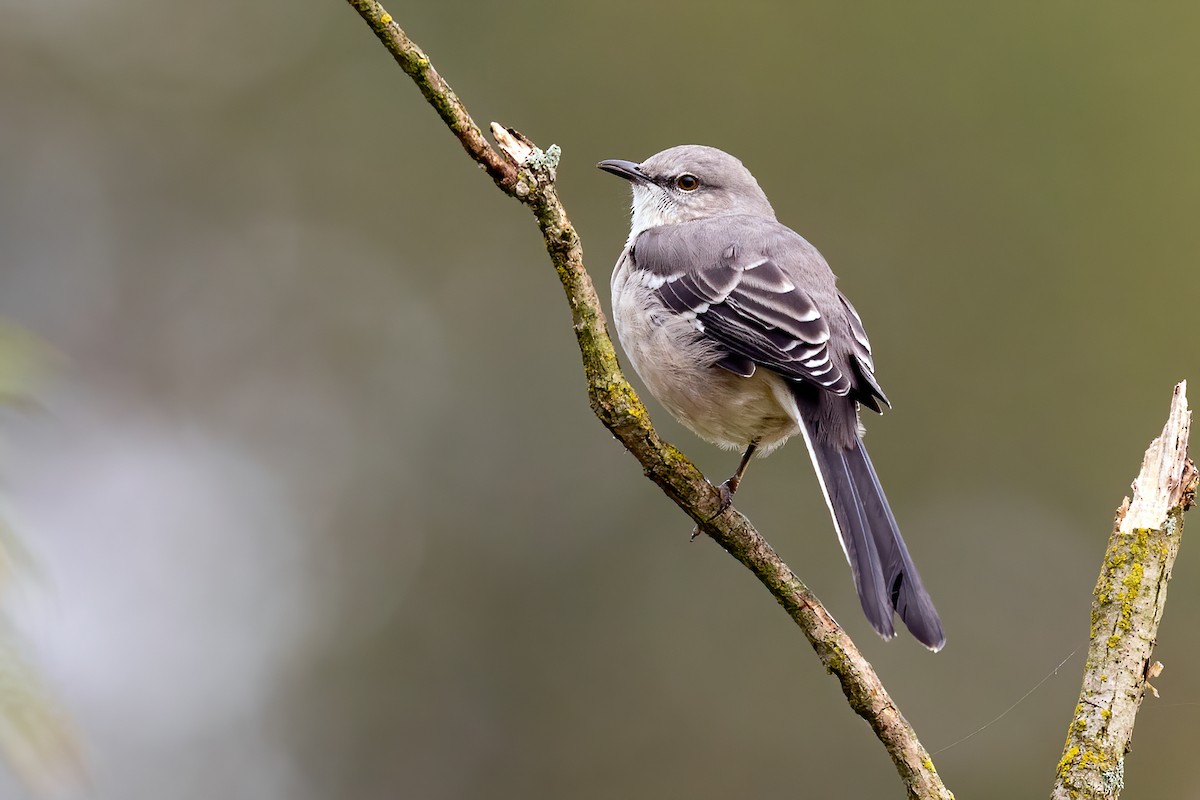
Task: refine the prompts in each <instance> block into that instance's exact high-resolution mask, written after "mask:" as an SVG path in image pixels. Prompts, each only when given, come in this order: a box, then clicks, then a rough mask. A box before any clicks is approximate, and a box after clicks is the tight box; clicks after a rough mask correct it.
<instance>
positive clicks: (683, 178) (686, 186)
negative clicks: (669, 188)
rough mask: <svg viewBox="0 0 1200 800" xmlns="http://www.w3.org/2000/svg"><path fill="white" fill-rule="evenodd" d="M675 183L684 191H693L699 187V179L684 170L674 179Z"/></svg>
mask: <svg viewBox="0 0 1200 800" xmlns="http://www.w3.org/2000/svg"><path fill="white" fill-rule="evenodd" d="M675 185H676V186H678V187H679V188H680V189H683V190H684V191H685V192H694V191H695V190H696V189H699V188H700V179H699V178H697V177H696V176H695V175H689V174H688V173H686V172H685V173H683V174H682V175H680V176H679V177H678V178H676V179H675Z"/></svg>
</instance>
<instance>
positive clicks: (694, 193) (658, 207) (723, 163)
mask: <svg viewBox="0 0 1200 800" xmlns="http://www.w3.org/2000/svg"><path fill="white" fill-rule="evenodd" d="M596 166H597V167H599V168H600V169H602V170H604V171H605V172H610V173H612V174H613V175H617V176H619V177H622V178H625V179H626V180H628V181H629V182H630V184H632V186H633V225H632V228H633V229H632V230H631V231H630V238H631V240H632V238H634V237H636V236H637V234H639V233H641V232H642V231H644V230H646V229H647V228H654V227H657V226H659V225H673V224H675V223H679V222H689V221H691V220H695V219H707V218H709V217H719V216H724V215H727V214H748V215H751V216H757V217H764V218H766V219H772V220H773V219H775V210H774V209H773V208H771V203H770V202H769V201H768V200H767V196H766V194H764V193H763V190H762V189H761V188H759V185H758V181H756V180H755V179H754V176H753V175H751V174H750V170H748V169H746V167H745V166H743V165H742V162H741V161H738V160H737V159H736V158H734V157H733V156H731V155H729V154H728V153H726V152H724V151H722V150H718V149H717V148H715V147H705V146H703V145H698V144H685V145H680V146H678V147H672V148H670V149H668V150H663V151H662V152H661V153H657V154H655V155H653V156H650V158H647V159H646V160H645V161H643V162H642V163H640V164H635V163H634V162H632V161H622V160H620V159H611V160H608V161H601V162H600V163H599V164H597V165H596Z"/></svg>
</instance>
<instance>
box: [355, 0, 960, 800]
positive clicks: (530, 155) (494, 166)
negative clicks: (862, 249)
mask: <svg viewBox="0 0 1200 800" xmlns="http://www.w3.org/2000/svg"><path fill="white" fill-rule="evenodd" d="M347 2H349V3H350V5H351V6H353V7H354V8H355V10H357V11H358V13H359V14H360V15H361V16H362V17H363V19H364V20H366V22H367V23H368V24H369V25H370V26H371V29H372V30H373V31H374V32H375V35H376V36H378V37H379V40H380V41H381V42H382V43H383V45H384V46H385V47H386V48H387V49H388V52H390V53H391V54H392V56H393V57H394V58H395V59H396V61H397V62H398V63H399V64H400V66H401V67H402V68H403V69H404V71H405V72H406V73H408V74H409V76H411V77H412V79H413V80H414V81H415V82H416V84H417V86H418V87H419V88H420V90H421V93H422V94H423V95H424V96H425V98H426V100H428V101H429V103H430V105H432V106H433V107H434V108H435V109H436V110H437V112H438V114H439V115H440V116H441V117H442V120H443V121H444V122H445V123H446V125H447V126H448V127H449V128H450V130H451V131H452V132H453V133H454V134H455V136H457V137H458V140H459V142H460V143H461V144H462V146H463V148H464V149H465V150H466V151H467V153H468V154H469V155H470V156H471V158H473V159H474V160H475V161H477V162H478V163H479V164H480V165H481V166H483V167H484V169H485V170H486V171H487V173H488V174H489V175H490V176H491V178H492V180H493V181H494V182H495V184H496V185H497V186H498V187H499V188H500V189H501V190H502V191H504V192H505V193H506V194H508V195H510V196H512V197H515V198H517V199H518V200H520V201H521V202H523V203H525V204H526V205H528V206H529V207H530V208H531V209H532V211H533V213H534V216H535V217H536V218H537V222H538V227H539V228H540V229H541V232H542V236H543V238H544V239H545V242H546V250H547V252H549V254H550V259H551V261H552V262H553V264H554V268H555V270H556V271H557V272H558V276H559V278H560V280H561V281H562V285H563V289H564V291H565V292H566V296H567V302H568V304H569V305H570V307H571V318H572V322H573V323H574V329H575V336H576V339H577V340H578V343H579V350H580V353H581V355H582V358H583V369H584V375H585V377H586V379H587V386H588V398H589V400H590V401H591V406H592V410H593V411H594V412H595V414H596V416H597V417H598V418H599V419H600V421H601V422H602V423H604V425H605V427H607V428H608V429H609V430H610V431H612V433H613V435H614V436H616V438H617V439H618V440H619V441H620V442H621V444H623V445H624V446H625V448H626V449H627V450H628V451H629V452H630V453H632V454H633V456H634V457H635V458H637V460H638V462H639V463H640V464H641V465H642V469H643V471H644V472H645V473H646V475H647V476H648V477H649V478H650V479H651V480H652V481H654V482H655V483H656V484H657V485H658V486H659V487H660V488H661V489H662V490H663V492H665V493H666V495H667V496H668V497H670V498H671V499H672V500H673V501H674V502H675V503H676V504H677V505H678V506H679V507H680V508H681V509H683V510H684V511H685V512H686V513H687V514H688V515H689V516H690V517H691V518H692V519H694V520H695V521H696V522H697V523H698V524H699V525H700V526H701V527H702V529H703V530H705V531H706V532H707V533H708V534H709V535H710V536H711V537H712V538H713V540H714V541H716V542H717V544H719V545H720V546H721V547H722V548H724V549H725V550H726V551H727V552H728V553H729V554H730V555H732V556H733V557H734V558H736V559H737V560H738V561H740V562H741V563H742V564H743V565H744V566H745V567H746V568H747V569H749V570H750V571H751V572H752V573H754V575H755V576H756V577H757V578H758V579H759V580H760V581H761V582H762V583H763V585H764V586H766V587H767V589H768V590H769V591H770V592H771V594H772V595H773V596H774V597H775V599H776V600H777V601H778V602H779V604H780V605H781V606H783V608H784V609H785V610H786V611H787V612H788V614H789V615H790V616H791V618H792V619H793V620H794V621H795V622H796V624H797V625H799V626H800V628H801V630H803V631H804V635H805V636H806V637H807V638H808V640H809V642H810V643H811V644H812V647H813V649H814V650H815V651H816V653H817V655H818V657H820V659H821V663H823V664H824V665H825V667H826V669H828V670H829V671H830V672H831V673H832V674H833V675H835V676H836V677H837V678H838V680H839V681H840V682H841V685H842V691H843V692H844V693H845V695H846V699H847V700H848V701H849V703H850V707H851V708H853V709H854V711H855V712H856V713H857V714H859V715H860V716H861V717H863V718H864V719H865V720H866V721H867V722H868V723H869V724H870V725H871V728H872V729H873V730H874V731H875V734H876V736H877V737H878V738H879V740H880V741H881V742H882V743H883V745H884V747H885V748H886V749H887V752H888V754H889V755H890V756H891V757H892V761H893V762H895V765H896V769H897V771H898V772H899V773H900V777H901V779H902V780H903V781H904V784H905V787H906V789H907V792H908V796H909V797H910V798H913V799H914V800H916V799H917V798H937V799H938V800H951V799H952V798H953V795H952V794H951V793H950V792H949V791H948V790H947V789H946V787H945V786H944V785H943V784H942V781H941V778H940V777H939V776H938V774H937V771H936V770H935V769H934V766H933V762H932V761H931V760H930V758H929V753H928V752H927V751H926V750H925V748H924V747H923V746H922V745H921V743H920V741H918V739H917V736H916V733H915V732H914V731H913V729H912V726H911V725H909V724H908V721H907V720H905V719H904V716H903V715H902V714H901V713H900V710H899V709H898V708H897V707H896V705H895V704H894V703H893V702H892V699H891V697H889V696H888V693H887V691H886V690H885V689H884V687H883V684H882V683H881V682H880V680H879V677H878V676H877V675H876V674H875V671H874V669H873V668H872V667H871V665H870V664H869V663H868V662H867V660H866V659H865V658H863V656H862V653H860V652H859V650H858V648H857V647H856V646H855V645H854V643H853V642H852V641H851V640H850V637H849V636H847V635H846V633H845V631H843V630H842V628H841V627H840V626H839V625H838V624H837V622H835V621H834V619H833V617H831V616H830V615H829V612H828V611H826V610H825V608H824V606H822V605H821V603H820V601H819V600H818V599H817V598H816V596H815V595H814V594H813V593H812V592H811V591H809V589H808V587H806V586H805V585H804V584H803V583H802V582H801V581H800V579H799V578H797V577H796V575H795V574H794V573H793V572H792V571H791V569H790V568H789V567H788V566H787V564H785V563H784V562H783V560H782V559H781V558H780V557H779V555H778V554H777V553H776V552H775V551H774V549H772V547H771V545H770V544H768V543H767V541H766V539H764V538H763V537H762V535H761V534H759V532H758V531H757V530H756V529H755V528H754V526H753V525H751V524H750V522H749V521H748V520H747V519H746V518H745V517H744V516H742V515H741V514H740V513H738V512H737V510H736V509H734V508H732V507H731V508H727V509H726V510H724V511H721V497H720V494H719V493H718V491H717V490H716V489H715V488H714V487H713V486H712V485H711V484H710V483H709V482H708V481H707V480H705V478H704V475H702V474H701V472H700V470H698V469H697V468H696V466H695V465H694V464H693V463H692V462H691V461H690V460H688V458H687V457H686V456H684V455H683V454H682V453H681V452H679V451H678V450H677V449H675V448H674V447H672V446H671V445H670V444H668V443H667V442H665V441H663V440H662V439H660V438H659V436H658V434H657V433H656V432H655V430H654V427H653V426H652V425H651V424H650V418H649V416H648V414H647V413H646V408H645V406H644V405H643V404H642V401H641V400H640V399H639V398H638V396H637V394H636V393H635V392H634V390H633V387H632V386H630V385H629V382H628V381H626V380H625V377H624V375H623V374H622V373H621V369H620V366H619V365H618V363H617V357H616V353H615V351H614V349H613V344H612V340H611V338H610V337H609V335H608V330H607V327H606V323H605V318H604V312H603V310H602V308H601V306H600V301H599V298H598V297H597V295H596V290H595V287H594V286H593V284H592V281H591V278H590V277H589V276H588V273H587V271H586V270H585V269H584V265H583V249H582V247H581V245H580V242H579V237H578V235H577V234H576V233H575V229H574V227H573V226H572V225H571V221H570V219H569V218H568V217H567V213H566V211H565V209H564V208H563V206H562V203H561V202H559V199H558V195H557V192H556V191H555V187H554V168H555V166H556V165H557V154H558V151H557V148H556V147H554V146H553V145H552V146H551V147H550V148H548V149H547V151H546V152H543V151H542V150H540V149H538V148H536V147H534V146H533V144H532V143H531V142H529V140H528V139H526V138H525V137H524V136H522V135H521V134H519V133H517V132H516V131H513V130H511V129H505V128H503V127H501V126H499V125H497V124H495V123H493V125H492V132H493V134H494V135H495V136H496V137H497V142H498V143H499V144H500V147H501V150H502V151H503V152H504V154H505V156H506V157H507V160H506V159H505V158H502V157H501V156H500V155H499V154H498V153H497V152H496V151H495V150H494V149H493V148H492V147H491V145H489V144H488V142H487V141H486V140H485V139H484V138H483V134H482V133H481V132H480V129H479V127H478V126H477V125H476V124H475V123H474V122H473V121H472V120H471V117H470V115H469V114H468V113H467V111H466V108H464V107H463V105H462V103H461V102H460V101H459V100H458V97H457V96H456V95H455V94H454V92H453V91H452V90H451V89H450V87H449V85H448V84H447V83H446V82H445V81H444V80H443V79H442V77H441V76H440V75H438V73H437V71H436V70H434V68H433V66H432V64H430V62H429V58H428V57H427V56H426V55H425V54H424V53H423V52H421V50H420V48H418V47H417V46H416V45H415V44H414V43H413V42H412V40H411V39H409V38H408V36H407V35H406V34H405V33H404V31H403V30H401V28H400V27H399V25H397V24H396V22H395V21H394V20H393V19H392V17H391V15H390V14H388V13H387V12H386V11H385V10H384V9H383V7H382V6H381V5H380V4H379V3H377V2H374V0H347Z"/></svg>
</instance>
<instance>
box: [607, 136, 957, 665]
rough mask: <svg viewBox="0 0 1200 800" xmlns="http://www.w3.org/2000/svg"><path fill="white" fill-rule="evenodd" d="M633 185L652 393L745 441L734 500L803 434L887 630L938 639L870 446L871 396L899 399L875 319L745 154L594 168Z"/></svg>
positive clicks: (630, 297) (718, 432)
mask: <svg viewBox="0 0 1200 800" xmlns="http://www.w3.org/2000/svg"><path fill="white" fill-rule="evenodd" d="M596 166H597V167H598V168H600V169H601V170H604V171H605V172H608V173H611V174H613V175H616V176H618V177H621V178H624V179H626V180H627V181H629V183H630V184H631V185H632V188H633V203H632V214H631V223H630V231H629V238H628V240H627V241H626V243H625V248H624V250H623V251H622V252H621V255H620V258H618V259H617V263H616V267H615V268H614V270H613V274H612V305H613V322H614V325H615V327H616V331H617V337H618V339H619V340H620V342H621V346H622V349H623V350H624V351H625V354H626V355H627V357H628V359H629V362H630V363H631V364H632V366H633V369H634V371H635V372H636V373H637V374H638V376H639V377H640V378H641V380H642V382H643V383H644V384H645V385H646V387H647V388H648V389H649V390H650V393H651V394H652V395H653V396H654V397H655V399H656V400H657V401H658V402H659V403H661V404H662V405H663V406H664V407H666V409H667V410H668V411H669V412H670V413H671V414H672V415H673V416H674V417H675V418H676V419H677V420H679V422H681V423H682V424H683V425H684V426H685V427H687V428H688V429H690V430H691V431H692V432H693V433H695V434H696V435H698V436H699V437H700V438H702V439H704V440H706V441H708V442H711V443H713V444H716V445H718V446H720V447H722V448H725V449H729V450H734V449H736V450H740V451H742V458H741V461H740V462H739V464H738V467H737V470H736V471H735V472H734V474H733V475H732V476H731V477H730V478H729V479H728V480H727V481H725V482H724V483H722V484H721V485H720V487H718V488H719V490H720V492H721V495H722V501H723V507H727V506H728V504H729V503H730V502H732V498H733V495H734V493H735V492H736V491H737V489H738V486H739V485H740V484H741V482H742V479H743V477H744V475H745V472H746V468H747V467H748V465H749V463H750V460H751V458H752V457H754V456H755V455H759V456H765V455H767V454H769V453H770V452H772V451H773V450H775V449H776V448H778V447H779V446H780V445H782V444H783V443H784V442H785V441H787V440H788V439H789V438H790V437H792V436H794V435H796V434H800V436H801V437H802V438H803V440H804V442H805V444H806V445H807V447H808V452H809V455H810V457H811V459H812V462H813V466H814V468H815V471H816V474H817V478H818V481H819V483H820V486H821V492H822V495H823V496H824V499H825V503H826V505H827V506H828V507H829V511H830V515H831V517H832V519H833V525H834V528H835V530H836V532H837V534H838V537H839V539H840V541H841V544H842V549H843V551H844V553H845V555H846V560H847V561H848V562H849V564H850V570H851V573H852V575H853V577H854V585H855V588H856V589H857V592H858V597H859V602H860V603H861V605H862V609H863V612H864V613H865V615H866V617H867V620H868V621H869V622H870V623H871V625H872V627H873V628H874V629H875V630H876V631H877V632H878V633H879V634H880V635H881V636H882V637H883V638H884V639H891V638H892V637H893V636H895V632H896V631H895V625H894V618H895V616H899V617H900V620H901V621H902V622H903V623H904V625H905V626H906V627H907V628H908V630H909V631H910V632H911V633H912V635H913V637H914V638H915V639H917V640H918V641H919V642H921V643H922V644H923V645H925V646H926V647H928V648H929V649H930V650H933V651H934V652H937V651H938V650H940V649H941V648H942V647H943V645H944V644H945V641H946V637H945V633H944V632H943V629H942V623H941V619H940V618H939V616H938V613H937V610H936V609H935V608H934V605H933V600H932V599H931V598H930V596H929V592H928V591H926V589H925V586H924V584H923V583H922V581H921V576H920V575H919V573H918V572H917V568H916V566H915V565H914V564H913V561H912V558H911V556H910V555H909V552H908V548H907V547H906V546H905V544H904V539H903V538H901V536H900V528H899V526H898V525H897V523H896V518H895V516H894V515H893V513H892V509H891V506H890V505H889V504H888V501H887V497H886V496H885V495H884V493H883V487H882V486H881V485H880V482H879V477H878V475H877V474H876V472H875V468H874V466H873V465H872V463H871V459H870V457H869V456H868V455H867V450H866V448H865V447H864V445H863V433H864V430H863V427H862V424H861V421H860V419H859V409H860V407H865V408H868V409H870V410H871V411H874V412H877V413H882V410H883V407H884V406H887V407H890V406H891V404H890V402H889V401H888V399H887V396H886V395H885V394H884V392H883V389H882V388H881V387H880V385H879V381H878V380H877V379H876V377H875V362H874V359H873V356H872V351H871V343H870V340H869V339H868V338H867V333H866V330H865V329H864V327H863V323H862V318H861V317H860V316H859V314H858V312H857V311H856V310H855V308H854V306H853V305H851V304H850V301H849V300H848V299H847V298H846V296H845V295H844V294H842V293H841V291H839V290H838V288H837V278H836V276H835V275H834V274H833V271H832V270H831V269H830V268H829V265H828V264H827V263H826V261H825V259H824V257H822V255H821V254H820V252H818V251H817V249H816V248H815V247H813V246H812V245H811V244H809V242H808V241H807V240H806V239H805V238H804V237H802V236H801V235H800V234H798V233H796V232H795V231H793V230H792V229H791V228H789V227H787V226H786V225H784V224H783V223H781V222H779V221H778V219H777V218H776V215H775V210H774V208H773V207H772V206H771V203H770V201H769V200H768V199H767V196H766V194H765V193H764V192H763V190H762V188H761V187H760V186H759V184H758V181H757V180H756V179H755V178H754V176H753V175H752V174H751V172H750V170H749V169H747V168H746V167H745V166H744V165H743V164H742V162H741V161H739V160H738V159H737V158H735V157H734V156H732V155H730V154H728V153H726V152H724V151H722V150H718V149H717V148H714V147H707V146H703V145H680V146H677V147H671V148H669V149H667V150H663V151H662V152H661V153H657V154H655V155H653V156H651V157H650V158H647V159H646V160H644V161H642V162H640V163H636V162H633V161H626V160H622V159H609V160H605V161H601V162H600V163H599V164H597V165H596Z"/></svg>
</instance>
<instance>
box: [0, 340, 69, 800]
mask: <svg viewBox="0 0 1200 800" xmlns="http://www.w3.org/2000/svg"><path fill="white" fill-rule="evenodd" d="M51 360H52V359H51V356H50V349H49V348H48V347H47V346H46V344H45V343H43V342H41V341H40V340H38V339H37V337H35V336H33V335H31V334H30V333H28V332H27V331H24V330H22V329H21V328H19V327H18V326H15V325H12V324H9V323H6V322H4V321H3V320H0V408H2V407H6V406H7V407H13V406H27V405H28V404H30V403H31V402H32V401H33V400H34V398H35V397H36V396H37V393H38V391H39V389H40V387H41V385H42V382H43V380H44V379H45V377H46V374H47V371H48V369H49V363H50V361H51ZM15 468H16V467H15V465H13V464H6V465H5V469H6V471H11V470H13V469H15ZM32 571H33V564H32V559H31V558H30V556H29V553H28V551H27V550H26V548H25V547H24V545H23V544H22V543H21V540H20V539H19V537H18V536H17V534H16V532H15V531H14V530H12V528H11V526H9V525H7V524H6V523H5V521H4V520H3V519H0V753H3V755H4V756H5V757H6V758H7V759H8V762H9V764H10V765H11V766H12V768H13V770H14V771H15V772H16V773H17V774H18V775H20V776H21V778H22V779H23V780H24V781H25V784H26V785H27V786H29V787H31V788H32V789H34V790H36V791H39V792H41V793H47V792H49V791H51V790H52V789H55V788H61V787H63V786H65V785H70V784H76V783H78V781H79V780H80V778H81V776H82V762H81V760H80V753H79V748H78V745H77V742H76V740H75V734H74V731H73V730H72V728H71V726H70V724H69V722H68V720H67V719H66V717H65V716H64V713H63V711H62V709H61V708H60V705H59V702H58V700H57V699H56V698H54V697H53V696H52V695H51V694H50V693H49V692H48V691H47V689H46V687H45V684H44V681H43V679H42V677H41V676H40V675H38V673H37V672H36V670H35V669H34V668H33V667H32V666H31V665H30V663H29V660H28V657H27V654H26V653H25V648H24V646H23V642H22V637H21V636H20V634H19V633H18V631H17V629H16V627H15V626H14V624H13V622H12V620H11V619H10V612H9V605H10V603H11V600H12V596H13V593H14V592H15V591H16V590H17V585H18V583H19V582H20V581H21V579H22V578H25V579H28V577H29V576H30V575H31V573H32Z"/></svg>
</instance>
